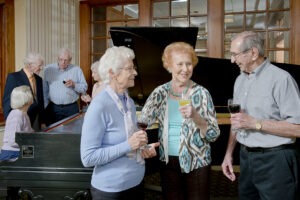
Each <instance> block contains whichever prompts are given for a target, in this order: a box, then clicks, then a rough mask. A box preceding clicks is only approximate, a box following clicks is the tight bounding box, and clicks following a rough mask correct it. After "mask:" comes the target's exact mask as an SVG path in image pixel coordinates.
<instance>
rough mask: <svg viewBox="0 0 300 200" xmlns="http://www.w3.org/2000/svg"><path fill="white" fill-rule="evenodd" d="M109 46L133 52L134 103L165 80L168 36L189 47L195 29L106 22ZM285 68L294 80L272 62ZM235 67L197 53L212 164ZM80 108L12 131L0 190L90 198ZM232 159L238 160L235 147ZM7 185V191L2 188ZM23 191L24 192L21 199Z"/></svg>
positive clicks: (152, 163)
mask: <svg viewBox="0 0 300 200" xmlns="http://www.w3.org/2000/svg"><path fill="white" fill-rule="evenodd" d="M110 33H111V37H112V40H113V42H114V45H116V46H120V45H125V46H128V47H130V48H132V49H133V50H134V52H135V54H136V59H135V62H136V63H135V64H136V65H137V68H138V74H139V75H138V76H137V78H136V84H135V87H134V88H131V89H130V90H129V93H130V95H131V96H132V97H133V99H134V100H135V101H136V103H137V105H138V108H140V106H142V105H143V102H144V101H145V100H146V98H147V97H148V95H149V94H150V92H151V91H152V90H153V89H154V88H155V87H156V86H158V85H159V84H162V83H165V82H166V81H169V80H170V79H171V77H170V74H169V73H167V72H166V70H165V69H164V68H163V67H162V62H161V54H162V51H163V49H164V47H165V46H166V45H167V44H169V43H171V42H173V41H185V42H188V43H190V44H191V45H193V46H195V43H196V37H197V33H198V29H197V28H195V27H189V28H179V27H168V28H162V27H160V28H154V27H112V28H111V30H110ZM277 65H278V66H279V67H281V68H283V69H286V70H287V71H289V72H290V73H291V74H292V75H293V76H294V77H295V79H296V81H297V82H298V85H299V81H300V66H297V65H290V64H279V63H278V64H277ZM238 74H239V69H238V67H237V66H235V65H234V64H231V63H230V60H228V59H217V58H208V57H199V63H198V65H197V66H196V67H195V69H194V74H193V77H192V79H193V80H194V81H195V82H197V83H199V84H201V85H203V86H204V87H206V88H207V89H208V90H209V91H210V93H211V95H212V98H213V101H214V104H215V106H216V110H217V113H218V116H219V118H218V121H219V126H220V129H221V136H220V138H219V139H218V140H217V141H216V142H214V143H212V159H213V163H212V164H213V165H220V164H221V162H222V160H223V157H224V154H225V150H226V146H227V139H228V133H229V128H230V124H229V119H228V117H229V114H228V112H227V109H226V104H227V99H228V98H230V97H231V96H232V90H233V83H234V80H235V78H236V76H238ZM83 118H84V113H78V114H76V115H74V116H71V117H69V118H67V119H64V120H62V121H60V122H58V123H56V124H53V125H51V126H50V127H48V128H47V129H45V130H44V131H42V132H38V133H17V134H16V142H17V143H18V144H19V146H20V149H21V155H20V157H19V159H18V160H17V161H16V162H13V163H7V162H4V163H0V193H1V194H2V195H1V196H3V193H4V194H6V193H7V192H8V197H9V198H8V199H18V197H17V196H22V198H21V199H50V200H56V199H90V195H89V190H88V188H89V187H90V179H91V174H92V168H84V167H83V166H82V164H81V161H80V133H81V126H82V123H83ZM155 133H157V130H155V129H153V130H151V131H149V133H148V136H149V138H150V139H149V140H150V141H151V140H152V141H156V140H157V136H156V134H155ZM234 156H235V159H234V164H236V165H238V164H239V159H238V149H236V150H235V155H234ZM157 170H158V165H157V158H154V159H150V160H147V161H146V173H147V174H151V173H152V172H155V171H157ZM7 189H8V190H7ZM23 196H25V197H24V198H23Z"/></svg>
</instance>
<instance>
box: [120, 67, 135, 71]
mask: <svg viewBox="0 0 300 200" xmlns="http://www.w3.org/2000/svg"><path fill="white" fill-rule="evenodd" d="M120 69H124V70H126V71H128V72H130V73H132V72H134V71H137V68H136V67H135V66H134V67H122V68H120Z"/></svg>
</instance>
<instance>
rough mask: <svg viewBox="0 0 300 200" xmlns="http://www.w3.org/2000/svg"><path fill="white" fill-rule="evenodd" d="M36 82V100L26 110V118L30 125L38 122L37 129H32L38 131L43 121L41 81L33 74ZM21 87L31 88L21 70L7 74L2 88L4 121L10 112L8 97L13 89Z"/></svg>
mask: <svg viewBox="0 0 300 200" xmlns="http://www.w3.org/2000/svg"><path fill="white" fill-rule="evenodd" d="M34 77H35V80H36V98H34V100H33V104H32V105H31V106H30V107H29V109H28V112H27V113H28V116H29V118H30V121H31V125H32V126H33V123H34V122H35V120H38V124H39V126H38V127H33V128H34V129H36V130H37V129H40V124H41V121H43V115H44V98H43V80H42V78H41V77H40V76H38V75H36V74H34ZM21 85H28V86H29V87H30V88H31V85H30V82H29V79H28V78H27V76H26V74H25V72H24V70H23V69H21V70H20V71H18V72H13V73H9V74H8V75H7V79H6V83H5V88H4V95H3V101H2V102H3V105H2V107H3V114H4V117H5V119H6V118H7V116H8V114H9V112H10V111H11V110H12V108H11V107H10V95H11V92H12V90H13V89H14V88H15V87H18V86H21Z"/></svg>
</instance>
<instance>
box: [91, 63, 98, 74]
mask: <svg viewBox="0 0 300 200" xmlns="http://www.w3.org/2000/svg"><path fill="white" fill-rule="evenodd" d="M99 63H100V62H99V60H98V61H96V62H93V64H92V65H91V70H94V69H95V70H96V71H97V72H98V70H97V68H98V67H99Z"/></svg>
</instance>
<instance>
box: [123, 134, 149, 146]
mask: <svg viewBox="0 0 300 200" xmlns="http://www.w3.org/2000/svg"><path fill="white" fill-rule="evenodd" d="M128 142H129V145H130V147H131V149H132V150H137V149H140V148H142V147H144V146H145V145H147V144H148V137H147V133H146V131H144V130H137V131H136V132H134V133H133V134H132V135H131V136H130V137H129V139H128Z"/></svg>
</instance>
